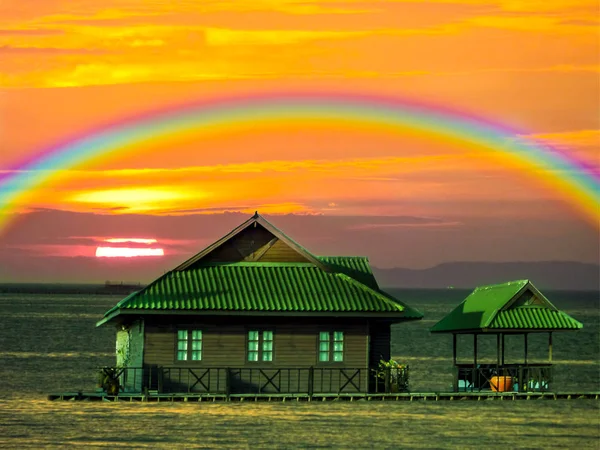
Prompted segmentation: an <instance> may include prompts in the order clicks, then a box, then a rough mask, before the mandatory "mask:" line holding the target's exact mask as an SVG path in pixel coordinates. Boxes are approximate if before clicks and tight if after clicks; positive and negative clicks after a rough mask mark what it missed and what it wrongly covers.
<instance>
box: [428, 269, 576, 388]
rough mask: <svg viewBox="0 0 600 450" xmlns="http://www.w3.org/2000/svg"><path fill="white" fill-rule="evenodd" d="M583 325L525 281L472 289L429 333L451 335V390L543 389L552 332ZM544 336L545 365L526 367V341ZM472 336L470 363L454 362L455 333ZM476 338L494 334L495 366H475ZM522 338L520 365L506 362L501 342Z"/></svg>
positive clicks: (547, 378)
mask: <svg viewBox="0 0 600 450" xmlns="http://www.w3.org/2000/svg"><path fill="white" fill-rule="evenodd" d="M581 328H583V325H582V324H581V323H580V322H578V321H577V320H575V319H573V318H572V317H570V316H569V315H568V314H565V313H564V312H562V311H559V310H558V309H557V308H556V307H555V306H554V305H553V304H552V303H550V301H549V300H548V299H547V298H546V297H545V296H544V295H543V294H542V293H541V292H540V291H539V290H538V289H536V287H535V286H534V285H533V284H532V283H531V282H530V281H529V280H519V281H510V282H508V283H502V284H495V285H490V286H482V287H478V288H476V289H475V290H474V291H473V292H472V293H471V294H470V295H469V296H468V297H467V298H466V299H465V300H464V301H463V302H462V303H461V304H460V305H458V306H457V307H456V308H454V310H452V312H450V314H448V315H447V316H446V317H444V318H443V319H442V320H440V321H439V322H438V323H436V324H435V325H434V326H433V327H432V328H431V332H432V333H452V353H453V358H452V360H453V364H454V383H453V387H454V391H455V392H458V391H482V390H489V389H491V390H493V391H500V392H502V391H513V390H516V391H519V392H526V391H548V390H550V384H551V381H552V375H553V374H552V333H553V332H555V331H568V330H578V329H581ZM530 333H548V363H546V364H530V363H529V362H528V360H527V356H528V355H527V337H528V335H529V334H530ZM459 334H463V335H464V334H472V335H473V362H472V363H468V364H457V361H456V360H457V335H459ZM480 335H495V336H496V356H497V357H496V363H495V364H479V363H478V361H477V356H478V355H477V341H478V338H479V336H480ZM506 335H522V336H523V362H522V363H516V364H515V363H510V364H506V363H505V360H504V357H505V352H504V343H505V342H504V338H505V336H506Z"/></svg>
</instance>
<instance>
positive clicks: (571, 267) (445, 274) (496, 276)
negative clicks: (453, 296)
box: [373, 261, 600, 291]
mask: <svg viewBox="0 0 600 450" xmlns="http://www.w3.org/2000/svg"><path fill="white" fill-rule="evenodd" d="M373 271H374V272H375V276H376V277H377V281H378V283H379V285H380V286H382V287H406V288H430V289H435V288H447V287H450V286H452V287H455V288H473V287H475V286H482V285H486V284H495V283H502V282H505V281H511V280H524V279H528V280H531V281H532V282H533V284H535V286H536V287H538V288H539V289H542V290H543V289H564V290H586V291H588V290H600V266H599V265H597V264H585V263H578V262H568V261H540V262H503V263H495V262H451V263H444V264H439V265H437V266H435V267H431V268H429V269H421V270H415V269H402V268H393V269H379V268H377V267H374V268H373Z"/></svg>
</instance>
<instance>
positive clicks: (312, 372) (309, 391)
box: [308, 366, 315, 398]
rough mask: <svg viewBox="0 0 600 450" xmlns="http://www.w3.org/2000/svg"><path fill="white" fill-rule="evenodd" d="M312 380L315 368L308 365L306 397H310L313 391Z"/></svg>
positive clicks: (313, 379) (313, 380)
mask: <svg viewBox="0 0 600 450" xmlns="http://www.w3.org/2000/svg"><path fill="white" fill-rule="evenodd" d="M314 382H315V368H314V367H313V366H310V367H309V368H308V397H309V398H312V396H313V392H314Z"/></svg>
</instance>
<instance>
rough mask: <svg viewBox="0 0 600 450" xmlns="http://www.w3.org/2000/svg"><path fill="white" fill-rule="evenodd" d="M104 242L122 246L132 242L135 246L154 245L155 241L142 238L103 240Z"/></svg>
mask: <svg viewBox="0 0 600 450" xmlns="http://www.w3.org/2000/svg"><path fill="white" fill-rule="evenodd" d="M104 242H110V243H111V244H123V243H125V242H133V243H135V244H156V242H157V241H156V239H144V238H109V239H104Z"/></svg>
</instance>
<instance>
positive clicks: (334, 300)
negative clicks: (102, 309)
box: [101, 257, 422, 323]
mask: <svg viewBox="0 0 600 450" xmlns="http://www.w3.org/2000/svg"><path fill="white" fill-rule="evenodd" d="M321 259H322V261H323V262H325V263H326V264H329V263H330V261H331V262H332V269H333V270H332V271H331V272H326V271H323V270H321V269H320V268H319V267H316V266H315V265H313V264H311V263H260V262H245V263H244V262H240V263H228V264H207V265H205V266H202V267H195V268H190V269H186V270H179V271H171V272H168V273H167V274H165V275H163V276H162V277H160V278H159V279H157V280H156V281H154V282H153V283H151V284H150V285H148V286H147V287H146V288H145V289H143V290H141V291H139V292H136V293H134V294H132V295H130V296H128V297H127V298H126V299H124V300H122V301H121V302H119V304H118V305H116V306H115V307H114V308H112V309H111V310H109V311H108V312H107V313H106V314H105V315H104V317H105V318H108V316H111V315H113V313H118V312H119V311H122V310H162V311H165V312H167V311H169V312H170V313H173V312H175V311H183V310H185V311H198V312H201V311H246V312H249V311H261V312H280V313H291V312H294V313H298V312H319V313H347V312H364V313H385V314H386V315H389V316H390V317H402V318H407V319H410V318H412V319H417V318H421V317H422V314H421V313H420V312H419V311H417V310H416V309H413V308H410V307H409V306H407V305H404V304H403V303H402V302H400V301H398V300H396V299H394V298H393V297H391V296H390V295H388V294H386V293H384V292H382V291H380V290H379V289H378V288H376V285H377V284H376V282H375V279H374V277H372V272H371V270H370V268H368V262H366V259H364V258H363V259H360V258H347V259H346V258H341V257H338V258H321ZM336 268H337V269H339V270H336ZM355 272H358V275H357V277H356V278H354V277H351V276H350V275H348V274H347V273H355ZM370 277H372V280H371V279H370ZM357 278H359V279H357ZM361 278H362V279H363V280H365V283H368V284H365V283H363V282H361V280H360V279H361ZM371 286H374V287H371ZM108 320H109V319H108ZM105 321H106V320H104V321H101V323H104V322H105Z"/></svg>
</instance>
